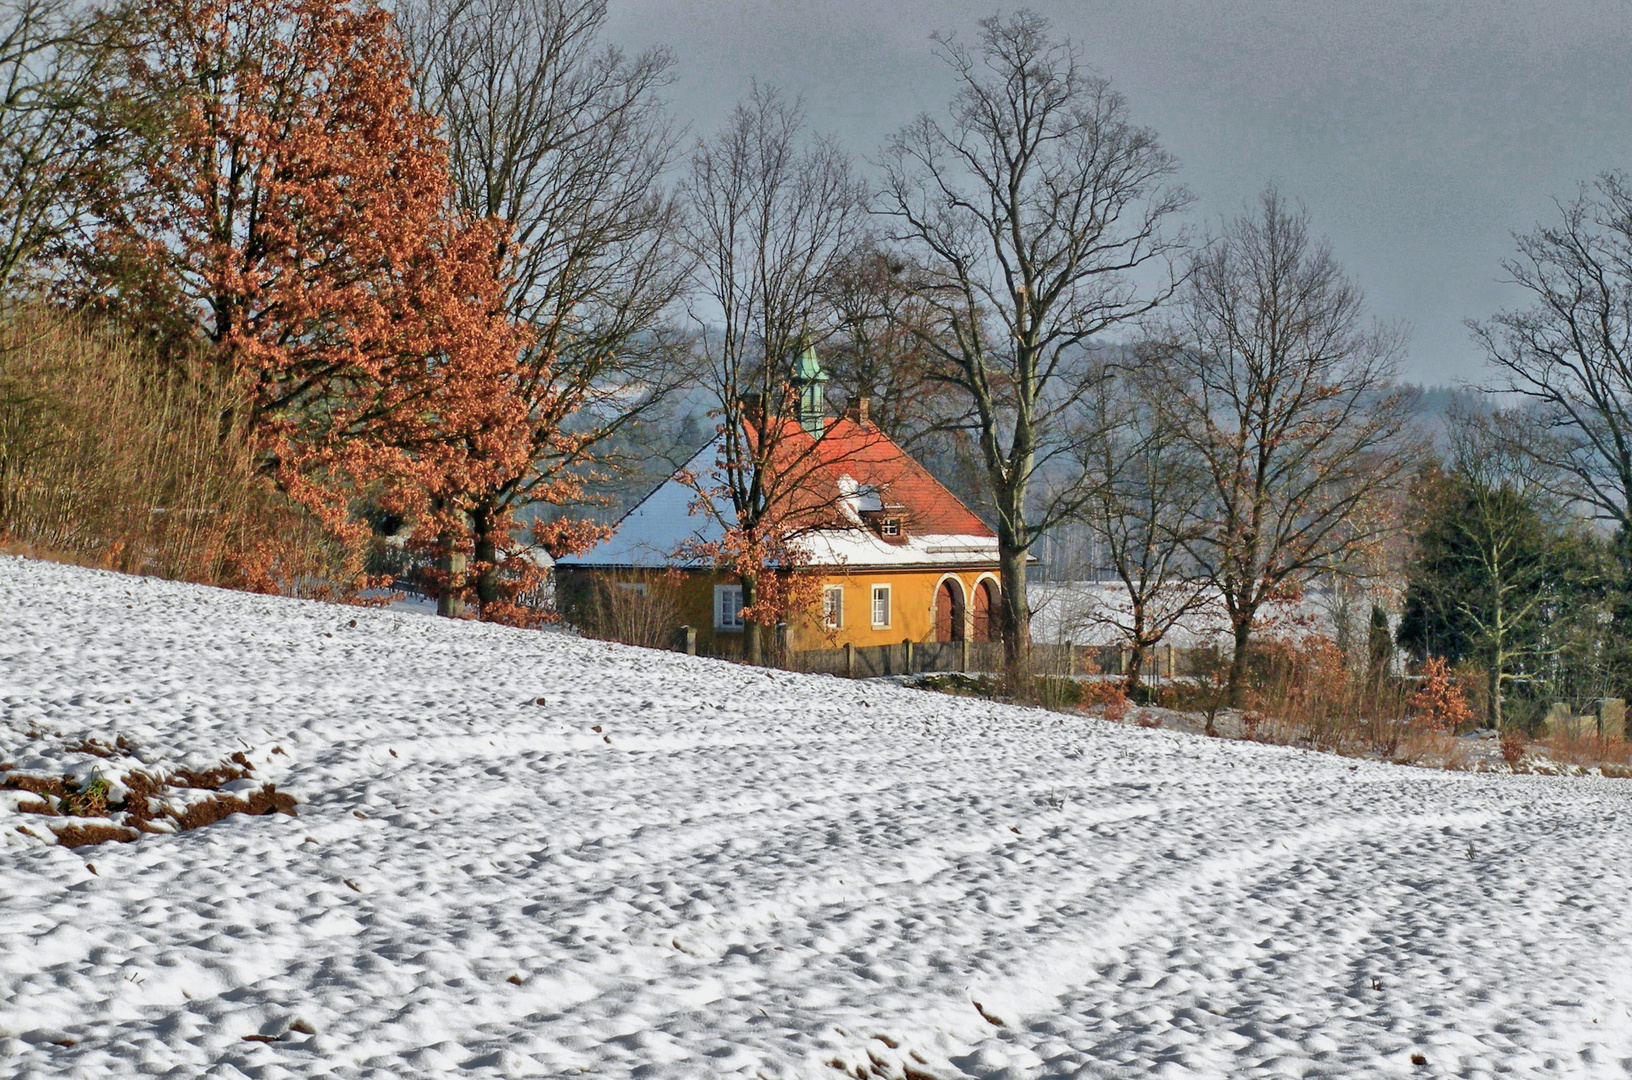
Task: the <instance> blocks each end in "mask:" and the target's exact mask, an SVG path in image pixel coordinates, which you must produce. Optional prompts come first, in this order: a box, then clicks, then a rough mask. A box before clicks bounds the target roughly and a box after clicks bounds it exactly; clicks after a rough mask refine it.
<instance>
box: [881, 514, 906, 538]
mask: <svg viewBox="0 0 1632 1080" xmlns="http://www.w3.org/2000/svg"><path fill="white" fill-rule="evenodd" d="M878 535H880V536H900V535H901V519H900V518H885V519H883V520H882V521H880V522H879V523H878Z"/></svg>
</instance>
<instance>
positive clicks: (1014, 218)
mask: <svg viewBox="0 0 1632 1080" xmlns="http://www.w3.org/2000/svg"><path fill="white" fill-rule="evenodd" d="M980 27H981V35H980V44H979V46H978V48H975V49H970V48H968V47H966V46H964V45H962V44H960V43H958V42H957V41H955V40H953V39H952V38H950V37H945V36H937V38H936V41H937V43H938V47H939V48H938V51H939V55H940V56H941V58H942V59H943V60H944V61H945V62H946V63H947V65H948V66H949V67H950V68H951V70H952V73H953V75H954V77H955V78H956V80H957V86H958V89H957V92H956V94H955V95H954V97H953V99H952V102H951V106H950V110H949V112H950V115H949V117H948V119H947V121H946V122H945V123H944V124H943V123H942V122H941V121H938V120H936V119H934V118H932V117H930V116H928V115H924V116H920V117H919V118H918V119H917V120H915V121H913V123H912V124H910V125H908V126H907V127H906V128H905V129H903V130H902V131H901V132H899V133H898V134H896V135H895V136H894V137H893V138H891V139H890V140H889V142H888V144H887V145H886V147H885V149H884V153H883V168H884V174H885V179H884V189H883V192H882V194H881V196H880V199H879V206H878V209H879V210H880V211H881V212H882V213H883V214H885V215H887V216H888V217H889V218H891V219H892V220H893V221H894V223H895V232H896V237H897V239H898V240H899V241H901V242H903V243H905V244H907V245H908V249H909V252H910V253H911V255H912V257H913V258H914V260H915V261H917V262H918V263H919V265H920V266H921V267H922V268H923V272H924V280H923V282H922V289H923V291H922V296H923V299H924V300H925V302H926V303H927V304H928V305H929V306H930V307H931V309H932V314H933V316H934V321H933V324H931V325H932V328H933V331H934V332H932V333H929V334H926V336H925V342H926V344H927V345H928V346H929V348H930V349H931V351H932V352H933V354H934V356H935V360H936V374H937V377H938V378H940V379H942V380H944V381H945V382H947V383H948V384H950V385H951V386H953V387H955V388H956V389H957V390H959V391H960V392H961V393H962V395H963V396H964V397H965V398H966V399H967V403H968V412H969V415H970V418H971V419H970V424H971V427H972V429H973V433H974V434H975V435H976V437H977V439H978V442H979V444H980V456H981V459H982V463H983V465H984V472H985V484H986V488H987V492H986V494H987V495H988V498H989V503H990V507H991V510H992V512H993V514H994V516H995V518H996V526H997V529H996V531H997V534H998V550H999V561H1000V564H1001V578H1002V593H1003V595H1002V602H1001V605H1000V607H1001V610H1000V629H1001V633H1002V637H1003V641H1004V660H1005V667H1006V670H1007V672H1008V675H1009V678H1010V679H1011V681H1015V682H1017V683H1018V680H1020V679H1021V678H1023V676H1024V674H1025V672H1026V671H1027V669H1028V668H1029V657H1030V645H1031V642H1030V637H1031V627H1030V623H1031V610H1030V607H1029V606H1028V602H1027V599H1026V558H1027V553H1028V552H1029V550H1030V548H1031V546H1032V544H1033V543H1034V542H1035V541H1036V539H1037V537H1038V535H1039V534H1040V533H1042V532H1043V531H1044V530H1046V529H1047V528H1048V527H1049V526H1050V525H1051V524H1053V523H1054V522H1055V521H1058V520H1061V519H1062V518H1064V517H1067V516H1069V515H1070V514H1071V513H1072V512H1073V511H1074V510H1075V509H1076V507H1077V505H1079V503H1080V500H1081V497H1082V494H1083V492H1082V490H1081V488H1080V487H1078V486H1075V485H1064V486H1058V487H1055V489H1054V491H1053V493H1052V496H1051V497H1050V498H1048V499H1046V500H1045V501H1044V505H1037V502H1038V500H1036V499H1034V497H1033V496H1034V489H1033V480H1034V478H1036V477H1037V476H1038V474H1039V472H1040V471H1042V470H1044V469H1046V468H1047V467H1048V465H1049V462H1050V461H1051V460H1052V459H1056V458H1058V459H1059V460H1062V461H1064V460H1069V459H1070V457H1071V456H1072V453H1073V448H1072V447H1071V445H1070V440H1069V438H1068V431H1069V427H1068V425H1067V423H1066V421H1065V418H1066V417H1068V416H1069V415H1071V414H1072V413H1073V412H1074V411H1075V410H1076V407H1077V405H1078V403H1079V402H1080V401H1081V400H1082V399H1083V398H1084V396H1086V395H1088V394H1091V393H1093V392H1094V389H1095V386H1096V385H1097V379H1096V378H1095V377H1094V375H1093V373H1092V364H1091V355H1090V354H1091V350H1090V349H1089V348H1088V346H1089V345H1090V344H1091V343H1092V342H1094V340H1095V339H1096V337H1098V336H1099V335H1101V334H1103V333H1105V332H1106V331H1108V330H1110V329H1112V328H1113V327H1116V326H1118V325H1121V324H1123V323H1126V322H1128V321H1129V320H1132V319H1134V318H1136V317H1137V316H1140V315H1142V314H1144V313H1146V312H1148V311H1149V310H1150V309H1151V308H1152V307H1154V306H1155V305H1156V304H1157V303H1158V302H1160V301H1161V300H1163V299H1165V298H1166V297H1167V296H1168V295H1169V294H1170V291H1171V288H1172V284H1171V281H1170V280H1168V283H1167V284H1165V285H1163V284H1160V283H1158V284H1157V285H1155V286H1154V287H1151V286H1148V285H1145V284H1142V283H1141V281H1140V280H1139V279H1138V275H1136V274H1135V271H1139V270H1140V269H1141V268H1147V269H1148V268H1149V266H1150V265H1151V264H1156V265H1158V266H1159V265H1161V263H1162V260H1164V258H1165V257H1166V256H1168V255H1169V254H1170V253H1171V252H1172V250H1173V243H1172V241H1171V240H1170V239H1169V238H1167V237H1164V235H1163V233H1162V225H1163V222H1164V220H1165V219H1167V217H1168V216H1169V215H1170V214H1172V213H1173V212H1174V211H1176V210H1178V209H1179V208H1181V207H1182V206H1184V205H1185V204H1186V202H1187V201H1188V198H1189V196H1188V195H1187V194H1186V193H1185V192H1184V191H1183V190H1182V189H1180V188H1177V187H1173V186H1170V184H1169V181H1170V179H1171V177H1172V175H1173V173H1174V172H1175V169H1176V165H1175V163H1174V161H1173V159H1172V158H1171V157H1170V156H1169V155H1168V154H1167V153H1166V152H1165V151H1164V150H1162V148H1161V147H1160V146H1159V145H1158V143H1157V140H1156V136H1155V134H1154V133H1153V132H1152V131H1150V130H1149V129H1147V128H1142V127H1138V126H1136V125H1135V124H1133V123H1132V122H1131V121H1130V120H1129V118H1128V110H1127V105H1126V103H1125V101H1124V100H1123V98H1122V96H1121V95H1120V94H1118V93H1116V92H1115V91H1114V90H1112V89H1111V86H1110V84H1109V82H1107V81H1106V80H1105V79H1104V78H1102V77H1101V76H1099V75H1096V74H1094V73H1093V72H1091V71H1089V70H1088V69H1087V68H1086V67H1085V66H1084V65H1083V62H1082V59H1081V55H1080V51H1079V50H1078V49H1077V47H1076V46H1075V45H1073V44H1072V43H1071V42H1070V41H1055V40H1054V39H1053V38H1051V36H1050V33H1049V26H1048V23H1047V21H1046V20H1045V19H1043V18H1042V17H1041V16H1039V15H1036V14H1035V13H1032V12H1029V11H1022V12H1020V13H1018V14H1016V15H1014V16H1013V17H1011V18H1008V19H1001V18H997V17H993V18H989V19H985V20H983V21H982V22H981V24H980ZM1145 276H1146V277H1150V276H1152V275H1149V274H1146V275H1145ZM1155 276H1159V275H1155ZM936 324H938V325H936Z"/></svg>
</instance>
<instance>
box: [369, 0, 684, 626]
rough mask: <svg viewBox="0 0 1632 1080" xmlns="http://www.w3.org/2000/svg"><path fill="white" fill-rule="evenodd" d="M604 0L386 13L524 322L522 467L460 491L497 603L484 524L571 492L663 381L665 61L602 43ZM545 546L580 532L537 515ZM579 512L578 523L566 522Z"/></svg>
mask: <svg viewBox="0 0 1632 1080" xmlns="http://www.w3.org/2000/svg"><path fill="white" fill-rule="evenodd" d="M606 6H607V5H606V0H411V2H410V3H409V4H408V5H407V6H406V7H405V8H404V10H403V11H402V12H401V14H400V15H399V21H400V23H401V25H402V26H403V28H404V37H405V39H406V41H407V43H408V48H409V53H410V56H411V57H412V59H413V61H414V66H415V86H416V91H417V93H418V95H419V98H420V101H421V103H422V104H423V105H424V107H425V108H427V109H429V110H430V111H432V112H434V113H436V114H437V115H439V116H441V117H442V120H443V134H444V136H445V137H446V138H447V140H448V157H449V164H450V169H451V172H452V176H453V181H454V185H455V189H456V195H457V199H458V201H459V204H460V206H461V208H463V209H465V210H467V211H469V212H472V213H474V214H477V215H480V216H484V217H485V216H494V217H498V218H502V219H503V220H504V221H505V222H507V223H508V224H509V226H510V236H509V241H508V250H507V252H506V255H507V265H508V268H509V272H510V275H511V282H510V288H509V293H508V295H507V297H506V300H507V304H508V307H509V313H510V315H511V316H512V318H514V319H515V320H517V321H519V322H521V323H524V324H526V325H527V326H529V327H531V328H532V330H533V331H534V334H535V338H534V341H533V343H532V345H531V346H530V347H529V349H528V350H527V353H526V355H525V356H524V357H523V364H522V365H521V374H520V376H519V378H518V379H517V380H516V385H515V386H514V387H513V390H514V392H515V393H516V394H517V395H519V396H520V397H521V398H522V399H523V400H524V401H525V403H526V405H527V408H528V410H529V413H530V415H531V418H532V445H533V452H532V455H531V458H530V464H529V466H528V467H527V468H526V469H525V470H523V471H520V472H516V473H513V474H511V475H510V476H509V477H508V478H507V479H505V480H504V481H503V482H501V483H499V484H497V485H494V486H492V487H490V488H487V489H485V490H481V491H477V492H472V493H469V494H468V496H467V498H468V503H469V506H468V514H469V517H470V520H471V525H472V533H473V537H474V552H473V554H474V557H475V565H474V567H473V571H474V574H473V576H474V589H473V591H474V593H475V595H476V598H477V599H478V600H479V601H480V602H481V603H482V604H483V605H488V604H492V603H493V602H494V601H495V600H497V599H498V598H499V591H500V590H499V575H500V568H501V566H502V564H503V562H504V557H505V551H504V549H505V548H506V547H507V546H508V545H509V543H510V542H511V538H509V537H507V536H503V535H499V534H498V530H497V525H498V523H500V522H503V521H505V520H507V519H508V515H509V514H510V513H512V512H514V511H517V510H524V509H526V508H528V507H539V506H557V507H559V506H562V505H563V504H571V503H575V502H579V501H581V500H582V499H583V497H584V481H585V479H586V478H587V470H590V469H591V468H592V467H594V466H606V465H608V464H614V465H615V464H616V463H615V462H608V461H607V459H606V455H604V454H602V453H600V451H601V450H602V449H603V448H605V447H606V446H607V445H608V443H609V440H610V439H611V438H612V436H614V435H615V434H616V433H618V432H619V431H620V430H622V429H624V428H626V427H628V426H629V425H632V424H635V423H637V422H638V421H639V420H640V418H641V417H642V416H643V415H644V414H645V413H646V412H647V410H648V409H650V408H651V407H652V405H653V404H654V403H656V402H657V401H659V400H661V399H662V398H663V397H664V395H665V394H666V393H667V392H668V391H669V390H670V389H671V388H672V387H673V386H674V385H675V383H676V382H677V381H679V379H680V377H681V376H682V375H683V373H684V368H683V367H682V366H681V365H680V364H679V363H678V360H679V358H680V357H681V356H682V355H683V352H684V350H683V349H682V347H681V342H680V340H679V337H678V335H677V334H676V333H675V332H674V331H673V329H672V327H671V316H672V314H673V307H674V305H675V304H676V302H677V300H678V299H679V297H680V295H681V293H682V291H683V290H684V288H685V285H686V279H687V272H688V269H689V262H688V259H687V257H686V254H685V251H684V249H683V248H682V247H680V246H679V243H678V239H679V238H678V218H679V205H678V202H677V200H676V199H675V198H674V197H673V196H672V195H671V194H670V193H668V192H667V191H666V190H665V186H664V173H665V171H666V170H667V169H668V168H669V166H670V165H671V164H672V163H673V157H674V152H675V149H676V140H675V137H674V135H673V132H672V129H671V123H670V120H669V117H668V114H667V112H666V109H665V106H664V103H663V100H662V96H661V95H662V93H663V91H664V89H665V88H666V87H667V86H668V84H669V81H670V73H671V69H672V66H673V59H672V57H671V56H670V54H669V53H668V52H666V51H664V50H661V49H657V50H650V51H647V52H643V53H640V54H638V55H635V56H628V55H626V54H624V53H623V52H622V51H621V50H619V49H617V48H614V47H612V46H609V45H605V44H604V43H603V42H602V40H601V35H602V32H603V30H604V27H605V22H606ZM535 524H536V526H537V527H536V528H535V530H534V531H535V537H534V539H535V540H536V541H537V542H538V543H540V544H541V545H542V546H543V547H545V548H546V550H549V551H550V553H551V554H559V553H560V552H562V551H565V550H570V549H571V548H572V546H573V544H574V543H575V542H578V541H580V540H581V538H582V537H584V536H586V535H588V533H586V532H585V530H583V529H582V528H579V527H574V523H572V522H571V521H570V520H568V521H562V520H560V519H557V520H556V521H545V520H543V519H537V520H536V521H535ZM578 524H581V523H578Z"/></svg>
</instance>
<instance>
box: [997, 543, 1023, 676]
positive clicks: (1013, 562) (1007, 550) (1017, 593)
mask: <svg viewBox="0 0 1632 1080" xmlns="http://www.w3.org/2000/svg"><path fill="white" fill-rule="evenodd" d="M1027 550H1028V549H1027V547H1025V546H1022V545H1021V543H1019V542H1017V541H1016V540H1015V538H1014V535H1013V533H1012V531H1011V530H1010V529H1008V528H1007V527H1006V526H1004V525H1002V524H1000V525H999V526H998V541H997V565H998V579H999V581H1000V583H1001V585H1002V591H1003V594H1002V595H1001V596H999V597H998V621H997V625H998V633H999V634H1000V635H1001V636H1002V638H1003V678H1004V681H1005V682H1006V683H1007V685H1008V689H1009V692H1010V693H1013V694H1024V693H1025V692H1026V691H1027V690H1029V688H1030V679H1031V606H1030V604H1029V602H1028V601H1027V600H1026V555H1027Z"/></svg>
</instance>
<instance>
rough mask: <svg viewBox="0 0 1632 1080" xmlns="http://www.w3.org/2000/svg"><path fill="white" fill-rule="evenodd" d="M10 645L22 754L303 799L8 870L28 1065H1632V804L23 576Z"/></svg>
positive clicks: (1446, 1069) (1517, 1071)
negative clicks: (228, 764) (102, 754)
mask: <svg viewBox="0 0 1632 1080" xmlns="http://www.w3.org/2000/svg"><path fill="white" fill-rule="evenodd" d="M352 619H355V620H356V626H355V627H352V626H350V625H349V622H350V620H352ZM0 620H3V623H4V627H3V630H0V701H3V703H4V720H3V722H0V762H15V761H16V760H17V759H18V757H19V756H23V755H29V754H33V755H36V756H38V755H39V754H42V753H47V752H50V751H51V748H52V747H60V746H62V745H63V744H64V743H65V742H67V741H71V740H74V739H77V738H78V737H81V736H88V735H95V736H97V737H99V738H108V739H111V738H113V737H114V736H116V735H124V736H125V737H126V738H127V740H129V741H131V742H134V743H135V744H136V746H138V747H139V748H140V750H141V752H142V753H143V754H145V755H148V756H149V757H151V758H154V759H155V760H164V761H179V760H181V758H182V757H183V756H184V755H186V754H188V753H192V754H194V755H201V756H202V757H203V758H206V759H219V758H220V757H221V756H222V755H224V754H227V753H230V752H232V751H234V750H242V751H244V752H245V753H246V754H247V755H248V756H249V757H250V758H252V759H253V760H255V761H256V762H258V763H260V764H259V765H258V768H259V769H261V770H262V774H263V775H264V776H265V777H266V778H267V779H272V780H275V781H276V782H277V784H278V787H279V788H280V789H281V790H287V791H290V792H292V793H294V794H295V795H296V796H297V797H298V798H299V799H300V800H301V803H300V806H299V817H295V818H291V817H286V816H281V815H272V816H267V817H249V816H241V815H240V816H235V817H231V818H228V819H227V820H225V821H223V822H221V823H218V824H215V825H211V826H208V827H206V828H202V829H198V830H195V831H192V832H186V833H182V834H179V835H174V836H144V837H143V838H141V839H140V840H138V841H136V842H134V843H131V844H107V845H102V846H98V847H94V848H81V849H77V850H69V849H65V848H63V847H60V846H44V845H42V844H39V843H36V842H33V841H28V840H26V839H24V838H21V837H19V840H18V843H17V844H15V845H13V846H10V847H6V848H3V849H0V912H3V917H0V1072H4V1073H5V1074H7V1075H18V1076H23V1077H44V1076H83V1077H95V1078H98V1080H101V1078H108V1077H124V1076H132V1075H167V1076H177V1077H181V1076H200V1075H206V1074H207V1075H210V1076H221V1077H237V1076H240V1075H248V1076H252V1077H268V1078H270V1077H308V1076H328V1075H334V1076H344V1077H382V1078H384V1077H391V1078H398V1077H444V1076H463V1075H469V1076H473V1077H481V1076H580V1075H586V1074H588V1075H594V1076H598V1077H716V1076H744V1077H754V1076H763V1077H794V1076H799V1077H812V1078H824V1077H825V1078H836V1077H838V1076H839V1075H840V1074H839V1072H838V1071H837V1070H836V1068H835V1067H834V1065H833V1064H831V1063H837V1064H838V1065H842V1066H843V1067H844V1068H845V1069H846V1070H847V1071H848V1072H849V1074H850V1075H852V1076H855V1075H860V1074H863V1073H865V1074H867V1075H884V1076H896V1077H900V1076H903V1075H912V1076H915V1077H922V1076H934V1077H943V1078H948V1080H950V1078H951V1077H955V1076H960V1075H967V1076H977V1077H1066V1076H1082V1077H1101V1076H1104V1077H1129V1076H1205V1077H1217V1076H1226V1075H1227V1076H1469V1077H1472V1076H1490V1075H1515V1076H1530V1075H1538V1074H1546V1075H1550V1076H1620V1075H1625V1074H1626V1072H1627V1071H1628V1068H1629V1067H1632V1011H1629V1006H1632V946H1629V941H1632V911H1629V897H1632V851H1629V845H1628V837H1629V835H1632V812H1629V810H1632V807H1629V804H1628V800H1627V793H1628V792H1629V791H1632V787H1629V786H1628V785H1629V782H1627V781H1606V780H1561V779H1550V778H1528V777H1521V778H1512V777H1499V776H1474V775H1461V774H1448V773H1435V772H1428V771H1418V770H1410V769H1403V768H1394V767H1389V766H1384V765H1376V764H1367V763H1359V764H1357V763H1353V762H1350V761H1347V760H1342V759H1337V758H1330V757H1322V756H1318V755H1311V754H1305V753H1300V752H1297V751H1290V750H1284V749H1278V748H1272V747H1260V746H1253V745H1247V744H1240V743H1223V742H1214V741H1207V740H1203V739H1200V738H1195V737H1189V736H1180V735H1172V734H1167V733H1164V732H1150V731H1143V730H1139V729H1134V728H1120V727H1116V726H1111V725H1106V724H1102V723H1098V722H1093V721H1087V720H1074V719H1062V718H1060V717H1057V716H1055V715H1052V714H1047V713H1041V712H1035V711H1030V710H1025V709H1018V708H1008V707H998V706H992V705H990V704H987V703H983V702H979V701H975V700H967V699H954V698H949V697H942V696H937V695H932V694H928V693H923V692H918V691H913V690H906V689H899V688H896V687H893V686H888V685H879V684H858V683H846V682H842V681H839V680H835V679H831V678H825V677H807V676H796V675H789V674H783V673H776V672H766V671H760V670H756V669H750V668H745V667H736V666H731V665H727V664H724V663H719V662H714V661H708V660H701V659H688V658H685V657H678V656H673V655H666V654H660V653H654V652H646V651H640V650H635V649H627V648H621V647H614V646H609V645H605V644H600V643H593V642H583V641H578V640H574V639H572V638H569V637H565V636H562V635H558V634H550V633H530V632H524V631H516V630H508V629H502V628H495V627H486V626H478V625H470V624H453V623H448V622H444V621H438V620H435V619H429V618H425V617H423V616H418V615H414V614H408V613H402V612H392V611H358V610H356V609H347V608H337V607H328V606H324V605H319V604H312V603H302V602H295V601H287V600H276V599H267V598H262V597H255V596H247V595H241V594H233V593H226V592H217V591H212V590H208V589H202V588H196V587H191V586H184V585H176V584H168V583H163V582H157V581H150V580H139V579H131V578H122V577H117V576H113V575H108V574H99V573H94V572H88V571H84V570H77V569H71V568H65V567H58V566H51V565H44V564H37V563H28V562H22V561H19V560H16V559H0ZM540 697H542V698H544V700H545V704H543V705H539V704H536V703H535V702H536V700H537V699H538V698H540ZM597 726H599V727H600V728H601V729H602V730H601V731H599V732H597V731H596V730H595V728H596V727H597ZM30 727H34V728H35V729H36V730H38V731H39V732H41V733H42V734H41V735H40V737H38V738H34V739H30V738H28V737H27V735H26V732H27V731H28V730H29V729H30ZM274 747H276V748H279V749H280V750H281V751H282V752H281V753H278V754H274V753H272V748H274ZM16 821H17V815H10V816H5V817H0V824H4V825H6V826H7V831H8V832H14V829H12V828H11V826H12V825H14V824H15V822H16ZM88 863H89V864H92V865H94V866H95V872H94V873H93V872H92V871H91V870H90V869H89V868H88V866H87V864H88ZM308 1032H309V1033H308ZM246 1036H257V1037H259V1039H271V1040H273V1041H257V1040H252V1039H246ZM1412 1055H1421V1057H1422V1058H1423V1059H1425V1060H1426V1062H1427V1064H1426V1066H1416V1065H1413V1064H1412ZM874 1062H876V1063H877V1064H876V1065H875V1064H873V1063H874ZM909 1070H911V1071H910V1073H909Z"/></svg>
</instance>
